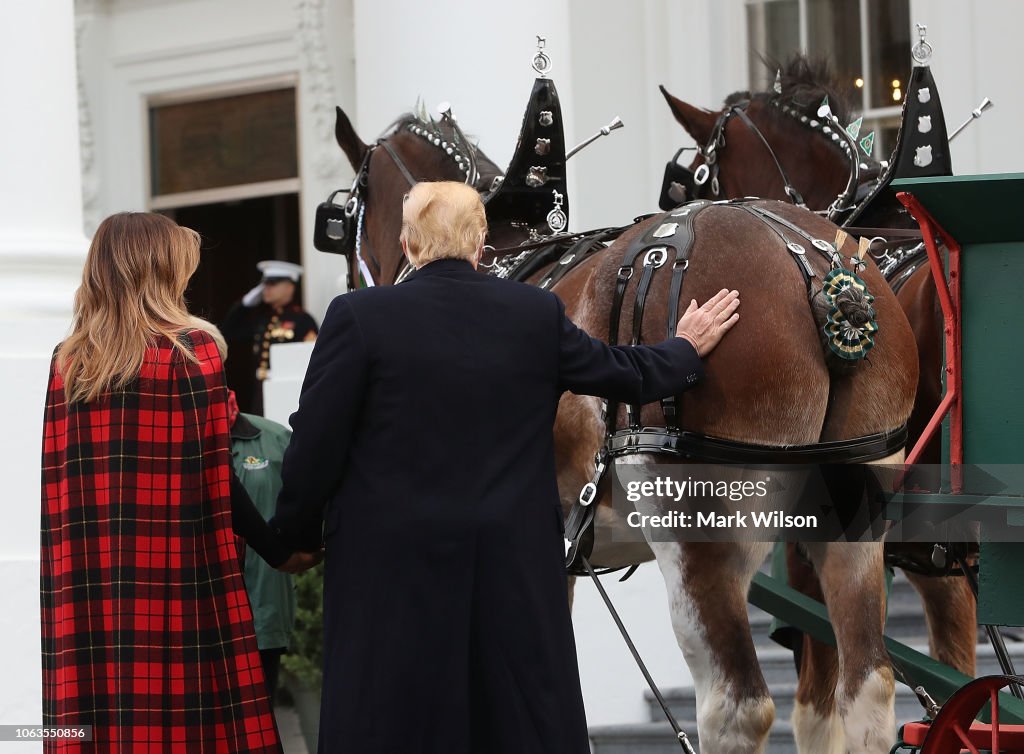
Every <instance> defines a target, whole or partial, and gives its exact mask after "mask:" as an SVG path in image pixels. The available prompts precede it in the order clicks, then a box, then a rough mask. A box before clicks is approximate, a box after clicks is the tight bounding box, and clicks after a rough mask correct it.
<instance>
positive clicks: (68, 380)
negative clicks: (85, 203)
mask: <svg viewBox="0 0 1024 754" xmlns="http://www.w3.org/2000/svg"><path fill="white" fill-rule="evenodd" d="M199 245H200V241H199V234H198V233H196V232H195V231H193V230H190V229H188V228H182V227H181V226H179V225H177V224H176V223H174V222H173V221H172V220H169V219H168V218H166V217H164V216H163V215H157V214H153V213H150V212H121V213H119V214H116V215H111V216H110V217H108V218H107V219H106V220H104V221H103V222H102V223H100V226H99V228H97V229H96V235H95V236H94V237H93V239H92V244H91V245H90V247H89V254H88V256H87V257H86V259H85V269H84V270H83V271H82V285H81V286H80V287H79V289H78V292H77V293H76V294H75V309H74V323H73V325H72V330H71V335H70V336H68V338H67V339H66V340H65V341H64V342H63V343H61V345H60V348H59V349H58V351H57V364H58V368H59V369H60V373H61V376H62V377H63V379H64V393H65V395H66V396H67V399H68V401H86V402H88V401H91V400H93V399H94V398H96V397H98V396H99V395H101V394H102V393H104V392H106V391H108V390H118V389H122V388H124V387H126V386H127V385H128V384H129V383H130V382H131V381H132V380H134V379H135V378H136V377H137V376H138V375H139V371H140V369H141V368H142V363H143V360H144V359H145V356H146V349H147V348H148V347H150V346H152V345H153V344H154V343H155V341H156V339H157V337H159V336H161V335H164V336H166V337H168V338H169V339H170V340H171V343H173V344H174V347H175V348H177V349H178V350H179V351H180V352H181V353H182V354H183V355H184V357H185V358H187V359H190V360H192V361H194V360H195V356H194V355H193V354H192V353H191V352H190V351H189V350H188V348H187V347H186V346H185V344H183V343H181V342H180V341H179V340H178V337H177V336H178V335H179V333H181V332H182V331H183V330H189V329H191V325H190V315H189V313H188V309H187V308H186V306H185V288H186V287H187V286H188V281H189V278H191V277H192V273H193V272H195V270H196V267H197V266H198V265H199Z"/></svg>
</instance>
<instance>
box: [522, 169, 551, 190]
mask: <svg viewBox="0 0 1024 754" xmlns="http://www.w3.org/2000/svg"><path fill="white" fill-rule="evenodd" d="M547 182H548V169H547V168H545V167H541V166H540V165H534V166H533V167H531V168H530V171H529V172H528V173H527V174H526V185H527V186H529V187H530V188H540V187H541V186H543V185H544V184H545V183H547Z"/></svg>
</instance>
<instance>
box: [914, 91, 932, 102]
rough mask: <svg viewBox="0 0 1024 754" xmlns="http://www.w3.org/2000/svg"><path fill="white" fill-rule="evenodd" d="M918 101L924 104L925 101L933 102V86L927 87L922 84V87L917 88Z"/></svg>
mask: <svg viewBox="0 0 1024 754" xmlns="http://www.w3.org/2000/svg"><path fill="white" fill-rule="evenodd" d="M917 101H918V102H920V103H921V104H922V105H923V104H924V103H925V102H931V101H932V90H931V88H930V87H927V86H922V87H921V88H920V89H918V90H917Z"/></svg>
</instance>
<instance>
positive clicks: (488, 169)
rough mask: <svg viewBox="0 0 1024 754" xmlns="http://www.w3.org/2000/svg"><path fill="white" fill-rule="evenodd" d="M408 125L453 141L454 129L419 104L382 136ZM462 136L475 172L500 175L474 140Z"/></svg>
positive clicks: (471, 136)
mask: <svg viewBox="0 0 1024 754" xmlns="http://www.w3.org/2000/svg"><path fill="white" fill-rule="evenodd" d="M410 125H415V126H419V127H421V128H423V129H425V130H427V131H431V132H434V133H436V134H437V135H439V136H441V138H443V139H445V140H446V141H449V140H453V136H454V134H455V131H454V129H452V128H451V126H449V125H448V124H446V123H445V122H444V121H439V120H437V119H435V118H433V117H432V116H430V115H428V114H427V112H426V108H425V107H424V106H423V104H422V102H421V103H418V104H417V106H416V109H415V110H410V111H408V112H405V113H402V114H401V115H399V116H398V117H397V118H395V119H394V120H393V121H391V123H390V124H389V125H388V127H387V128H385V129H384V133H383V135H385V136H387V135H390V134H393V133H395V132H397V131H403V130H405V129H406V128H407V127H408V126H410ZM462 135H463V137H464V138H465V143H464V144H463V150H464V151H465V150H473V154H474V156H475V157H476V163H477V170H479V171H480V175H482V176H488V177H490V176H497V175H501V174H502V170H501V168H499V167H498V166H497V165H495V164H494V162H493V161H492V160H491V158H490V157H488V156H487V155H486V154H484V152H483V150H482V149H480V147H478V146H477V143H476V138H475V137H474V136H473V135H472V134H468V133H466V132H464V131H463V133H462Z"/></svg>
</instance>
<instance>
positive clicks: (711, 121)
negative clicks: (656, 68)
mask: <svg viewBox="0 0 1024 754" xmlns="http://www.w3.org/2000/svg"><path fill="white" fill-rule="evenodd" d="M659 89H661V93H662V94H663V95H664V97H665V101H666V102H668V106H669V107H670V108H671V110H672V114H673V115H674V116H675V117H676V120H677V121H679V123H680V125H682V127H683V128H685V129H686V132H687V133H688V134H690V136H692V137H693V138H694V141H696V142H697V143H698V144H707V143H708V141H710V140H711V132H712V130H714V127H715V121H716V120H718V113H716V112H711V111H710V110H703V109H701V108H699V107H694V106H693V105H690V104H688V103H686V102H683V101H682V100H681V99H679V98H678V97H673V96H672V95H671V94H669V93H668V90H667V89H665V87H663V86H661V87H659Z"/></svg>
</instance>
